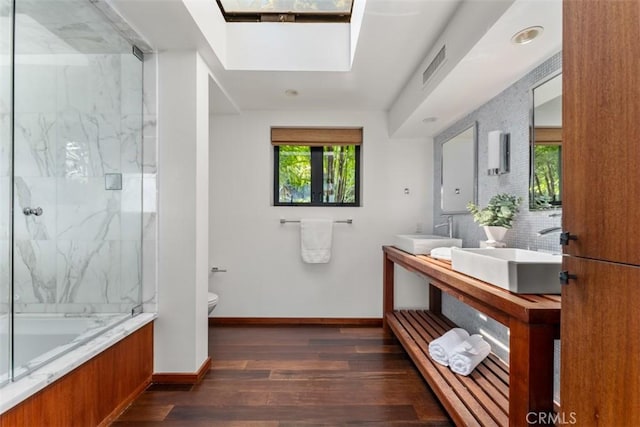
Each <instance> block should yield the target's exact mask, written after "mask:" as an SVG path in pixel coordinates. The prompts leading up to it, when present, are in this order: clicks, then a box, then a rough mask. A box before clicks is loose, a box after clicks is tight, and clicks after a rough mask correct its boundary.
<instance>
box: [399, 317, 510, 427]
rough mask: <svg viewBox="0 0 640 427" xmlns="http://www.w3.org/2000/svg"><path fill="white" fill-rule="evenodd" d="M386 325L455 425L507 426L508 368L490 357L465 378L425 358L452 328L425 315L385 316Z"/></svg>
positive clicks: (439, 319) (449, 324) (443, 321)
mask: <svg viewBox="0 0 640 427" xmlns="http://www.w3.org/2000/svg"><path fill="white" fill-rule="evenodd" d="M386 322H387V324H388V325H389V327H390V328H391V330H392V331H393V333H394V334H395V335H396V337H397V338H398V340H399V341H400V343H401V344H402V346H403V347H404V349H405V350H406V351H407V353H408V354H409V356H410V357H411V359H412V360H413V362H414V363H415V365H416V366H417V367H418V369H419V370H420V373H421V374H422V376H423V377H424V379H425V380H426V381H427V383H429V385H430V386H431V388H432V390H433V391H434V393H435V394H436V396H438V398H439V399H440V401H441V402H442V404H443V405H444V406H445V408H446V409H447V411H448V412H449V414H450V415H451V416H452V418H453V420H454V422H455V423H456V425H465V426H481V425H483V426H508V425H509V367H508V366H507V365H506V364H505V363H504V362H502V361H501V360H500V359H498V357H496V356H495V355H493V354H491V355H490V356H489V357H487V359H485V360H484V361H483V362H482V363H481V364H480V365H478V367H477V368H476V369H475V370H474V371H473V372H472V373H471V374H470V375H469V376H467V377H465V376H461V375H457V374H455V373H453V372H452V371H451V370H450V369H449V368H448V367H446V366H442V365H440V364H438V363H436V362H434V361H433V360H432V359H431V358H430V357H429V343H430V342H431V341H432V340H434V339H436V338H437V337H439V336H441V335H442V334H444V333H445V332H446V331H447V330H449V329H451V328H452V327H455V325H453V323H451V322H450V321H449V320H448V319H446V318H444V317H442V316H440V315H437V314H434V313H431V312H429V311H395V312H392V313H387V315H386Z"/></svg>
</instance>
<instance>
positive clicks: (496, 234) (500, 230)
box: [483, 225, 509, 243]
mask: <svg viewBox="0 0 640 427" xmlns="http://www.w3.org/2000/svg"><path fill="white" fill-rule="evenodd" d="M483 228H484V233H485V234H486V235H487V243H494V242H502V240H503V239H504V236H505V235H506V234H507V231H508V230H509V229H508V228H505V227H497V226H495V225H485V226H484V227H483Z"/></svg>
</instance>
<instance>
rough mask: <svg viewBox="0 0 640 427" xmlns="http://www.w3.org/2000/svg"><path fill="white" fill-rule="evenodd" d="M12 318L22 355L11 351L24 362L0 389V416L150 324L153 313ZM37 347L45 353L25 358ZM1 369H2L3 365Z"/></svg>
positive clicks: (2, 320)
mask: <svg viewBox="0 0 640 427" xmlns="http://www.w3.org/2000/svg"><path fill="white" fill-rule="evenodd" d="M16 318H17V320H16V322H15V324H14V328H15V330H16V332H17V334H16V337H15V338H17V339H18V340H23V339H24V352H21V351H20V350H19V349H17V348H16V349H15V350H16V353H21V355H22V356H24V357H25V358H26V359H25V363H24V364H23V365H22V367H21V368H20V369H19V372H16V374H18V375H14V377H20V379H18V380H17V381H14V382H7V383H5V384H4V385H1V386H0V414H1V413H3V412H4V411H7V410H8V409H10V408H12V407H14V406H15V405H17V404H18V403H20V402H22V401H23V400H25V399H27V398H28V397H29V396H32V395H33V394H35V393H37V392H38V391H40V390H42V389H43V388H45V387H47V386H48V385H49V384H51V383H53V382H54V381H56V380H57V379H59V378H61V377H62V376H64V375H65V374H67V373H69V372H71V371H72V370H73V369H75V368H77V367H79V366H81V365H82V364H83V363H85V362H87V361H88V360H89V359H91V358H92V357H94V356H96V355H98V354H100V353H101V352H103V351H104V350H106V349H107V348H109V347H110V346H112V345H114V344H115V343H117V342H118V341H120V340H122V339H123V338H125V337H127V336H129V335H131V334H132V333H134V332H135V331H137V330H138V329H140V328H142V327H143V326H145V325H146V324H148V323H150V322H152V321H153V320H154V319H155V318H156V314H155V313H142V314H140V315H138V316H135V317H131V316H130V315H120V314H119V315H92V316H68V315H67V316H66V317H65V316H64V315H55V314H53V315H26V314H19V315H17V316H16ZM6 322H8V318H0V327H2V328H3V329H2V334H3V337H2V338H3V339H4V340H5V341H2V346H1V347H0V348H2V350H3V351H2V353H4V355H3V356H2V357H5V358H6V357H8V356H7V355H6V353H7V352H6V351H4V345H5V344H4V343H5V342H6V339H7V336H6V330H7V323H6ZM72 337H75V338H72ZM69 338H71V341H69ZM40 341H42V343H41V342H40ZM45 344H46V346H45ZM18 345H19V344H18ZM40 345H42V347H41V349H45V350H46V353H45V354H42V355H39V356H37V357H35V358H31V359H29V355H28V352H29V349H32V350H33V349H35V348H36V347H37V346H40ZM47 346H48V347H49V349H48V350H47V349H46V348H47ZM52 346H55V347H52ZM5 362H6V359H5ZM2 369H4V370H6V363H5V365H4V366H3V367H2ZM4 377H5V378H6V377H7V372H4Z"/></svg>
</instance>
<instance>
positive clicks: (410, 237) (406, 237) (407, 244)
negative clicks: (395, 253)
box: [394, 234, 462, 255]
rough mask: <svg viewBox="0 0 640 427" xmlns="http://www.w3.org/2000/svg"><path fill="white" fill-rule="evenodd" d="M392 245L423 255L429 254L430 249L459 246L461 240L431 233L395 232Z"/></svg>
mask: <svg viewBox="0 0 640 427" xmlns="http://www.w3.org/2000/svg"><path fill="white" fill-rule="evenodd" d="M394 246H395V247H396V248H398V249H402V250H403V251H405V252H409V253H411V254H414V255H424V254H429V253H430V252H431V249H434V248H439V247H443V246H449V247H451V246H455V247H458V248H459V247H460V246H462V240H461V239H450V238H449V237H444V236H435V235H431V234H397V235H396V238H395V241H394Z"/></svg>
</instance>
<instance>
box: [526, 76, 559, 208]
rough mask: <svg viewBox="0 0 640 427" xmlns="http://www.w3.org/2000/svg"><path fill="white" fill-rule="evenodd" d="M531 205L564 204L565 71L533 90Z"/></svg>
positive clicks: (552, 205)
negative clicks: (563, 122)
mask: <svg viewBox="0 0 640 427" xmlns="http://www.w3.org/2000/svg"><path fill="white" fill-rule="evenodd" d="M531 100H532V102H531V159H530V168H531V176H530V180H529V197H530V200H529V208H530V209H531V210H537V209H553V208H559V207H560V206H562V193H561V182H562V74H557V75H555V76H553V77H551V78H549V79H547V80H545V81H544V82H542V83H540V84H538V85H537V86H535V87H534V88H533V89H532V90H531Z"/></svg>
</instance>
